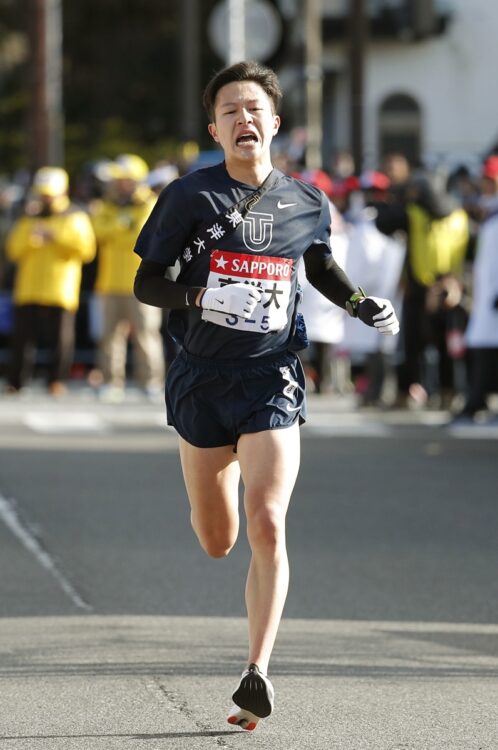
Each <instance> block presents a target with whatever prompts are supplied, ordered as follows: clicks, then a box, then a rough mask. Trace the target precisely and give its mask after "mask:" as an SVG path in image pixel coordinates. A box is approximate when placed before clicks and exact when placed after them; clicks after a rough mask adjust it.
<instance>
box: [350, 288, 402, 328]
mask: <svg viewBox="0 0 498 750" xmlns="http://www.w3.org/2000/svg"><path fill="white" fill-rule="evenodd" d="M358 317H359V319H360V320H361V321H362V323H365V325H367V326H372V327H373V328H376V329H377V330H378V331H379V333H383V334H385V335H387V336H395V335H396V334H397V333H398V332H399V322H398V318H397V317H396V313H395V312H394V308H393V306H392V304H391V303H390V302H389V300H388V299H381V298H380V297H365V299H364V300H362V301H361V302H360V303H359V305H358Z"/></svg>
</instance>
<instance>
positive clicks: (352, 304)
mask: <svg viewBox="0 0 498 750" xmlns="http://www.w3.org/2000/svg"><path fill="white" fill-rule="evenodd" d="M366 296H367V295H366V294H365V292H364V291H363V289H362V288H361V286H359V287H358V291H357V292H354V294H352V295H351V297H350V298H349V299H348V301H347V302H346V305H345V307H346V311H347V312H348V314H349V315H351V317H352V318H357V317H358V306H359V304H360V302H361V301H362V300H363V299H365V297H366Z"/></svg>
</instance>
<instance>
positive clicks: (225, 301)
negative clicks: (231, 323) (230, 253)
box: [200, 282, 261, 318]
mask: <svg viewBox="0 0 498 750" xmlns="http://www.w3.org/2000/svg"><path fill="white" fill-rule="evenodd" d="M260 300H261V292H260V290H259V289H256V287H254V286H251V284H244V283H243V282H239V283H237V284H226V285H225V286H221V287H213V288H209V289H206V290H205V291H204V292H203V294H202V297H201V300H200V307H202V308H203V309H204V310H214V311H215V312H221V313H227V315H237V316H238V317H239V318H250V317H251V315H252V313H253V311H254V308H255V307H256V305H257V304H258V302H259V301H260Z"/></svg>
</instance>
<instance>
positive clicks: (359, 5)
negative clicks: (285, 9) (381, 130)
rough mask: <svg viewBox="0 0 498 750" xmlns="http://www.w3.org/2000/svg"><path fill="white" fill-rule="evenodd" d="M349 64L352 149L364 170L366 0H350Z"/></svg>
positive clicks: (357, 167) (358, 165)
mask: <svg viewBox="0 0 498 750" xmlns="http://www.w3.org/2000/svg"><path fill="white" fill-rule="evenodd" d="M349 2H350V23H349V66H350V81H351V86H350V96H351V151H352V154H353V159H354V164H355V171H356V173H357V174H360V173H361V171H362V170H363V160H364V145H363V143H364V139H363V95H364V69H365V51H366V45H367V36H368V34H367V17H366V4H365V0H349Z"/></svg>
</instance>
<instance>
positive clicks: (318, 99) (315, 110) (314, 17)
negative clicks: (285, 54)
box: [305, 0, 323, 169]
mask: <svg viewBox="0 0 498 750" xmlns="http://www.w3.org/2000/svg"><path fill="white" fill-rule="evenodd" d="M305 51H306V54H305V57H306V60H305V72H306V135H307V138H306V155H305V160H306V168H307V169H320V168H321V166H322V139H323V128H322V104H323V70H322V0H306V5H305Z"/></svg>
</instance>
